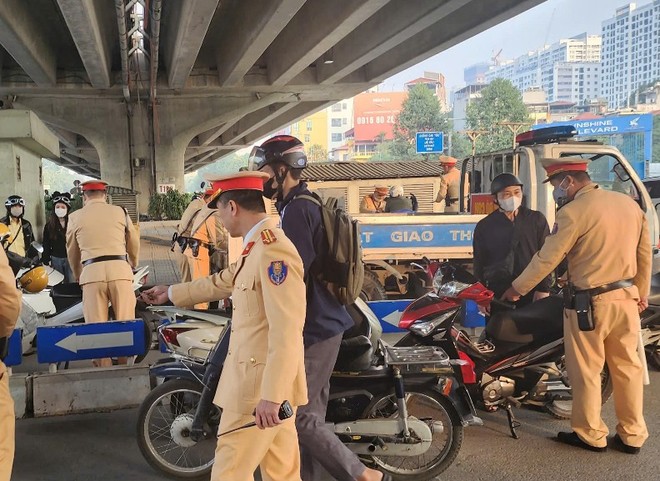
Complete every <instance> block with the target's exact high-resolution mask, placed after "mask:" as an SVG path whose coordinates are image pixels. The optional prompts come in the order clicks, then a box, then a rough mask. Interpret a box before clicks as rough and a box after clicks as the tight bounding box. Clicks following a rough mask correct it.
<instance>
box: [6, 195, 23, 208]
mask: <svg viewBox="0 0 660 481" xmlns="http://www.w3.org/2000/svg"><path fill="white" fill-rule="evenodd" d="M14 205H20V206H23V207H25V201H24V200H23V198H22V197H12V198H11V199H7V200H6V201H5V207H12V206H14Z"/></svg>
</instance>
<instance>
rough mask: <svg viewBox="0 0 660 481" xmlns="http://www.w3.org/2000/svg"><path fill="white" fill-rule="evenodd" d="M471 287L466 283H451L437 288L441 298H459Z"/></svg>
mask: <svg viewBox="0 0 660 481" xmlns="http://www.w3.org/2000/svg"><path fill="white" fill-rule="evenodd" d="M468 287H470V284H465V283H464V282H458V281H449V282H445V283H444V284H442V285H440V286H437V293H438V295H439V296H441V297H458V295H459V294H460V293H461V292H463V291H464V290H465V289H467V288H468Z"/></svg>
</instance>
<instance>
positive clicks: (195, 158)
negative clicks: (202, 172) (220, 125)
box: [183, 147, 218, 164]
mask: <svg viewBox="0 0 660 481" xmlns="http://www.w3.org/2000/svg"><path fill="white" fill-rule="evenodd" d="M217 151H218V148H217V147H213V148H212V149H211V150H209V151H208V152H195V155H190V154H188V153H186V155H185V156H184V158H183V162H184V164H197V163H199V162H203V161H204V160H206V159H208V158H209V157H211V156H213V155H214V154H215V153H216V152H217Z"/></svg>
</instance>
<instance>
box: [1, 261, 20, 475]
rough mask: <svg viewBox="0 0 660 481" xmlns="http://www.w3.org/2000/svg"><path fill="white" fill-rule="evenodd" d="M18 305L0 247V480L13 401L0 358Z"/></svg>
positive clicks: (6, 464) (9, 458) (10, 438)
mask: <svg viewBox="0 0 660 481" xmlns="http://www.w3.org/2000/svg"><path fill="white" fill-rule="evenodd" d="M20 309H21V293H20V291H19V290H18V289H16V281H15V280H14V274H13V272H12V270H11V268H10V267H9V263H8V262H7V256H6V255H5V251H4V249H1V248H0V481H9V479H10V478H11V469H12V464H13V462H14V424H15V421H14V401H13V400H12V397H11V393H10V392H9V375H8V374H7V368H6V367H5V365H4V363H3V362H2V358H4V356H5V354H6V348H7V347H8V340H9V336H11V334H12V332H14V325H15V324H16V320H17V319H18V314H19V312H20Z"/></svg>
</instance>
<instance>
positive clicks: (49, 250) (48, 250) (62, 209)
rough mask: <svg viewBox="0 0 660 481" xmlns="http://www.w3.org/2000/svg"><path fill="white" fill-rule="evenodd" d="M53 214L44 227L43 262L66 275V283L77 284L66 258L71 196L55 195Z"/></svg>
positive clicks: (65, 194)
mask: <svg viewBox="0 0 660 481" xmlns="http://www.w3.org/2000/svg"><path fill="white" fill-rule="evenodd" d="M52 199H53V213H52V214H51V215H50V217H49V218H48V222H47V223H46V226H45V227H44V244H43V246H44V252H43V254H42V255H41V262H43V263H44V264H50V265H51V266H52V267H53V269H55V270H57V271H59V272H61V273H62V274H63V275H64V282H75V280H74V279H73V272H72V271H71V266H70V265H69V261H68V259H67V257H66V227H67V224H68V222H69V210H70V209H71V195H70V194H68V193H66V192H65V193H62V194H60V193H59V192H54V193H53V197H52Z"/></svg>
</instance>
